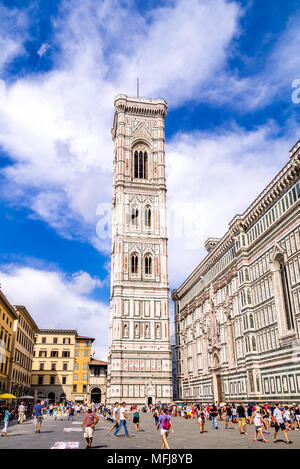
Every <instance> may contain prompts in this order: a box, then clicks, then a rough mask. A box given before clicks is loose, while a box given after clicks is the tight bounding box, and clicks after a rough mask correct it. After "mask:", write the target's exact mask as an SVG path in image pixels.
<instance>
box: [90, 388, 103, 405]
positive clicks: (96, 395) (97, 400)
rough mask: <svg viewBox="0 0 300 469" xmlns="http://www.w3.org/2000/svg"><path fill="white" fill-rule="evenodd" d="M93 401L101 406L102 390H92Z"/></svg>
mask: <svg viewBox="0 0 300 469" xmlns="http://www.w3.org/2000/svg"><path fill="white" fill-rule="evenodd" d="M91 401H92V402H94V404H100V402H101V389H99V388H94V389H92V392H91Z"/></svg>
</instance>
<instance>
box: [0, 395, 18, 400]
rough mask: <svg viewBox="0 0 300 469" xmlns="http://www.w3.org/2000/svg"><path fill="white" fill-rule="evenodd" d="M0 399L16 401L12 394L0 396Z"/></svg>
mask: <svg viewBox="0 0 300 469" xmlns="http://www.w3.org/2000/svg"><path fill="white" fill-rule="evenodd" d="M0 399H17V397H16V396H13V395H12V394H1V395H0Z"/></svg>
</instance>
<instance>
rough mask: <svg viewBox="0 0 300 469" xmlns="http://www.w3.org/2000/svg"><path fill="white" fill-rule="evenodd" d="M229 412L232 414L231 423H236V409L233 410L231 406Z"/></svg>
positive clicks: (233, 406) (233, 407)
mask: <svg viewBox="0 0 300 469" xmlns="http://www.w3.org/2000/svg"><path fill="white" fill-rule="evenodd" d="M231 412H232V421H233V423H237V412H236V408H235V405H234V404H232V406H231Z"/></svg>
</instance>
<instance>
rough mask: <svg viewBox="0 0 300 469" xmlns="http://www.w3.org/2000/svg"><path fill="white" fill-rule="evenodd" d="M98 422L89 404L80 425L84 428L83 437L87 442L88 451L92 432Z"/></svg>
mask: <svg viewBox="0 0 300 469" xmlns="http://www.w3.org/2000/svg"><path fill="white" fill-rule="evenodd" d="M98 422H99V418H98V417H97V415H96V413H95V412H92V404H89V405H88V406H87V412H86V413H85V415H84V420H83V423H82V425H81V426H82V427H85V431H84V434H83V436H84V438H85V439H86V442H87V446H86V449H90V447H91V446H92V441H93V436H94V430H95V426H96V425H97V423H98Z"/></svg>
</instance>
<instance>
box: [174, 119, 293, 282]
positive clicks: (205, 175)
mask: <svg viewBox="0 0 300 469" xmlns="http://www.w3.org/2000/svg"><path fill="white" fill-rule="evenodd" d="M277 131H278V129H277V127H276V125H275V124H274V123H272V122H271V121H270V122H268V123H267V124H266V125H265V126H262V127H260V128H258V129H255V130H253V131H246V130H244V129H242V128H239V127H236V126H234V127H232V128H231V129H230V130H227V131H226V130H224V129H221V130H219V131H218V130H217V129H215V130H214V131H213V132H195V133H191V134H178V135H176V136H175V137H174V138H173V139H172V141H171V142H169V144H168V145H167V157H166V161H167V170H168V171H167V184H168V211H169V219H170V223H169V225H170V226H169V238H170V241H169V279H170V283H171V287H173V288H174V287H176V286H179V284H180V283H181V282H182V281H183V280H185V278H186V277H187V276H188V275H189V274H190V273H191V272H192V270H193V268H195V267H196V266H197V265H198V264H199V262H200V260H201V259H202V258H203V257H204V255H205V254H206V252H205V250H204V243H205V241H206V239H207V238H209V237H222V236H223V235H224V234H225V233H226V231H227V229H228V223H229V222H230V221H231V220H232V219H233V218H234V216H235V215H236V214H237V213H243V212H244V211H245V210H246V209H247V208H248V206H249V205H250V204H251V203H252V202H253V201H254V200H255V198H256V197H257V196H258V195H259V193H260V192H261V191H262V190H263V189H264V188H265V186H266V185H267V184H268V183H269V182H270V181H271V179H272V177H274V176H275V175H276V174H277V172H278V171H279V170H280V169H281V168H282V167H283V166H284V165H285V164H286V163H287V162H288V160H289V153H288V150H289V149H290V148H291V147H292V145H293V144H294V142H295V141H296V139H297V135H298V128H297V126H296V125H295V124H294V123H293V122H289V123H288V130H287V131H286V132H285V134H284V136H283V137H276V133H277Z"/></svg>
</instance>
